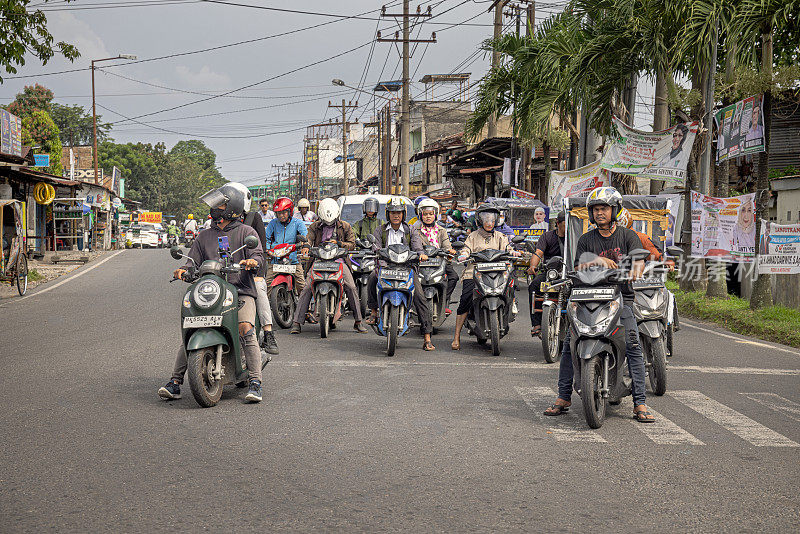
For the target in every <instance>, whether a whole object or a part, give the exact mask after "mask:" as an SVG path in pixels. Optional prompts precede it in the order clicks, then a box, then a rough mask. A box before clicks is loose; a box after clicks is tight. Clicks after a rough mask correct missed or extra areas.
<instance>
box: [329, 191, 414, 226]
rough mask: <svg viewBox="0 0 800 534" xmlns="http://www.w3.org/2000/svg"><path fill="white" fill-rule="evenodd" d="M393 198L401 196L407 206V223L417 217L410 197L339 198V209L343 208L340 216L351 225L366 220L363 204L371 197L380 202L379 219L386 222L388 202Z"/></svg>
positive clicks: (359, 196) (351, 196)
mask: <svg viewBox="0 0 800 534" xmlns="http://www.w3.org/2000/svg"><path fill="white" fill-rule="evenodd" d="M393 196H399V197H400V198H401V199H402V200H403V202H404V203H405V205H406V222H408V221H410V220H411V219H413V218H414V217H416V215H417V214H416V212H415V211H414V203H413V202H411V200H409V198H408V197H404V196H402V195H348V196H346V197H339V199H338V202H339V207H340V208H342V214H341V215H340V217H341V219H342V220H343V221H347V222H349V223H350V224H355V223H356V222H358V221H359V220H360V219H363V218H364V212H363V209H362V204H364V201H365V200H366V199H368V198H370V197H373V198H377V199H378V202H380V204H381V207H380V209H379V210H378V218H379V219H383V220H384V221H385V220H386V201H387V200H389V199H390V198H392V197H393Z"/></svg>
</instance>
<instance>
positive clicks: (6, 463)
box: [0, 250, 800, 532]
mask: <svg viewBox="0 0 800 534" xmlns="http://www.w3.org/2000/svg"><path fill="white" fill-rule="evenodd" d="M102 261H104V263H99V262H94V263H92V264H89V265H87V266H85V267H82V268H81V269H79V270H77V271H75V272H73V273H71V274H70V275H69V276H68V277H67V278H65V279H63V280H59V281H58V282H55V283H50V284H47V285H45V286H43V287H41V288H38V289H37V290H36V291H35V292H32V293H31V294H30V295H29V296H28V297H26V298H24V299H19V298H17V299H5V300H3V301H0V324H2V329H1V330H0V347H2V357H1V358H0V384H2V391H3V409H2V411H0V424H1V425H2V432H0V458H2V470H0V517H2V519H1V520H0V530H2V531H41V530H44V529H50V530H58V531H80V532H86V531H110V530H114V531H122V532H131V531H136V532H142V531H155V530H166V531H194V532H196V531H199V530H203V529H205V530H210V531H221V530H222V529H225V530H233V529H238V530H247V531H251V530H261V531H289V530H302V531H310V530H334V531H345V530H346V531H394V530H410V531H426V532H427V531H467V530H469V531H490V530H504V531H586V530H590V529H593V530H602V531H624V532H630V531H633V532H640V531H641V532H645V531H647V532H652V531H655V532H666V531H688V530H692V531H745V530H747V531H774V532H787V531H797V530H798V528H799V527H800V519H799V518H800V497H798V492H799V491H800V445H798V444H800V389H798V384H799V383H800V351H797V350H795V349H790V348H787V347H781V346H778V345H773V344H770V343H763V342H760V341H757V340H749V339H747V338H743V337H741V336H737V335H732V334H728V333H724V332H722V331H718V330H717V329H716V328H715V327H712V326H708V325H699V324H698V323H693V325H694V326H690V325H686V326H685V327H684V328H683V330H682V331H681V332H680V333H678V334H677V336H676V352H677V354H676V356H675V357H674V358H673V359H672V360H671V361H670V365H671V368H670V372H669V384H668V387H669V391H668V393H667V395H665V396H663V397H649V398H648V403H649V404H650V406H651V407H652V408H653V409H655V410H656V411H657V413H658V415H659V419H658V422H657V423H656V424H654V425H642V424H638V423H635V422H633V421H632V420H631V418H630V414H631V410H632V406H631V402H630V398H628V399H626V401H625V402H623V403H622V405H620V406H619V407H618V408H617V409H615V410H614V411H613V414H612V416H611V417H610V418H609V419H608V420H607V422H606V423H605V425H604V426H603V427H602V428H601V429H599V430H598V431H590V430H589V429H588V428H587V427H586V425H585V422H584V421H583V417H582V413H581V410H580V407H579V406H578V405H579V402H576V403H574V404H573V406H574V408H573V410H572V411H571V412H570V413H569V414H568V415H565V416H563V417H560V418H545V417H544V416H542V415H541V412H542V410H543V409H544V408H545V407H546V406H547V405H548V404H549V403H550V402H551V401H552V400H553V399H554V390H555V387H556V376H557V372H558V370H557V367H556V366H554V365H547V364H545V363H544V361H543V357H542V352H541V346H540V344H539V343H538V340H532V339H531V338H530V337H529V335H528V329H529V324H528V321H527V318H526V317H524V316H520V317H519V319H518V321H517V322H516V323H514V324H513V331H512V334H511V335H510V336H509V337H506V338H505V339H503V340H502V341H501V344H502V351H503V352H502V355H501V356H499V357H492V356H491V355H489V353H488V352H486V351H485V350H484V349H483V348H481V347H480V346H479V345H477V343H475V342H474V340H472V339H470V338H464V341H463V342H462V350H461V351H460V352H452V351H451V350H450V349H449V341H450V337H451V336H452V328H453V322H454V320H453V318H450V319H448V321H447V322H446V323H445V325H444V327H443V329H442V332H441V333H440V334H439V335H438V336H436V337H435V338H434V342H435V343H436V345H437V348H438V350H437V351H435V352H433V353H426V352H423V351H422V350H421V339H420V338H419V337H418V336H416V335H413V336H406V337H404V338H402V339H401V340H400V342H399V348H398V354H397V356H396V357H394V358H393V359H388V358H386V357H385V356H384V355H383V353H382V351H383V349H384V346H385V339H384V338H379V337H377V336H375V335H374V334H372V333H371V332H370V333H369V334H364V335H358V334H355V333H353V332H351V331H350V330H349V326H350V324H351V323H350V320H349V318H346V319H345V320H343V321H342V322H341V323H339V325H340V326H339V329H337V331H335V332H333V334H332V337H331V338H330V339H329V340H326V341H324V340H320V339H319V334H318V328H317V327H316V326H313V325H312V326H306V327H305V328H304V331H303V333H302V334H301V335H300V336H289V335H288V333H286V332H280V333H279V334H278V343H279V345H280V349H281V354H280V355H279V356H278V357H276V358H275V360H274V361H273V362H272V363H270V364H269V365H268V366H267V369H266V371H265V383H264V386H265V396H264V402H262V403H261V404H260V405H247V404H244V403H243V401H242V399H243V396H244V390H236V389H231V390H230V391H227V392H226V394H225V396H224V398H223V400H222V402H221V403H220V404H219V405H218V406H217V407H215V408H211V409H200V408H198V406H197V404H196V403H195V401H194V399H193V398H192V396H191V393H190V392H189V390H188V387H186V388H184V390H183V393H184V397H183V399H182V400H179V401H174V402H164V401H161V400H159V399H158V397H157V396H156V390H157V389H158V387H160V386H161V385H163V384H164V383H165V382H166V381H167V378H168V377H169V375H170V372H171V368H172V363H173V358H174V354H175V350H176V347H177V338H178V326H179V305H180V300H181V297H182V295H183V292H184V291H185V286H183V285H182V284H178V283H175V284H169V283H168V278H169V276H170V275H169V273H170V271H171V270H172V269H173V268H174V267H175V265H176V262H175V261H174V260H172V259H171V258H170V257H169V254H168V253H167V252H166V251H165V250H143V251H141V250H128V251H124V252H121V253H119V254H115V255H113V256H110V257H108V259H105V260H102ZM56 284H58V285H56ZM524 294H525V292H524V291H522V292H520V293H519V295H520V296H522V295H524ZM525 306H526V304H525V301H524V300H523V302H522V306H521V308H522V309H525ZM698 327H699V328H698ZM534 341H535V342H534ZM574 400H576V401H577V400H578V399H577V397H575V398H574Z"/></svg>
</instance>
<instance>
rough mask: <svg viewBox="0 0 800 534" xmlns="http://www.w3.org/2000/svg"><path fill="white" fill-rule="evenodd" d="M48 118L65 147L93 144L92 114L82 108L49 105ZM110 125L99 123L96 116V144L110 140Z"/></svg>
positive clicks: (98, 117) (54, 103)
mask: <svg viewBox="0 0 800 534" xmlns="http://www.w3.org/2000/svg"><path fill="white" fill-rule="evenodd" d="M50 116H51V117H53V120H54V121H55V123H56V124H57V125H58V129H59V130H60V131H61V141H62V142H63V143H64V145H65V146H81V145H91V144H92V143H93V142H94V131H93V122H92V114H91V113H89V112H88V111H86V110H85V109H84V108H83V106H78V105H72V106H64V105H61V104H58V103H56V102H53V103H52V104H50ZM110 131H111V124H109V123H104V122H102V121H101V116H100V115H98V116H97V142H98V143H102V142H103V141H106V140H110V137H109V135H108V134H109V132H110Z"/></svg>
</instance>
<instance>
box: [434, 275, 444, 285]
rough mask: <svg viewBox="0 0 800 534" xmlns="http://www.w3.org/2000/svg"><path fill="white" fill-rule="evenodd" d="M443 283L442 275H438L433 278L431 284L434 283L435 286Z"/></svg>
mask: <svg viewBox="0 0 800 534" xmlns="http://www.w3.org/2000/svg"><path fill="white" fill-rule="evenodd" d="M441 281H442V275H441V274H437V275H436V276H433V277H431V282H433V283H434V284H438V283H439V282H441Z"/></svg>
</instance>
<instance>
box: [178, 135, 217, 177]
mask: <svg viewBox="0 0 800 534" xmlns="http://www.w3.org/2000/svg"><path fill="white" fill-rule="evenodd" d="M169 155H170V156H171V157H180V158H188V159H189V160H191V161H193V162H194V163H196V164H197V165H198V166H199V167H200V169H201V170H202V171H203V172H205V173H207V175H208V176H209V177H211V178H214V179H218V178H219V179H221V178H222V175H221V174H220V173H219V170H217V155H216V154H215V153H214V151H213V150H211V149H210V148H208V147H207V146H206V144H205V143H204V142H202V141H200V140H198V139H191V140H189V141H178V142H177V143H175V146H173V147H172V149H171V150H170V151H169Z"/></svg>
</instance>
